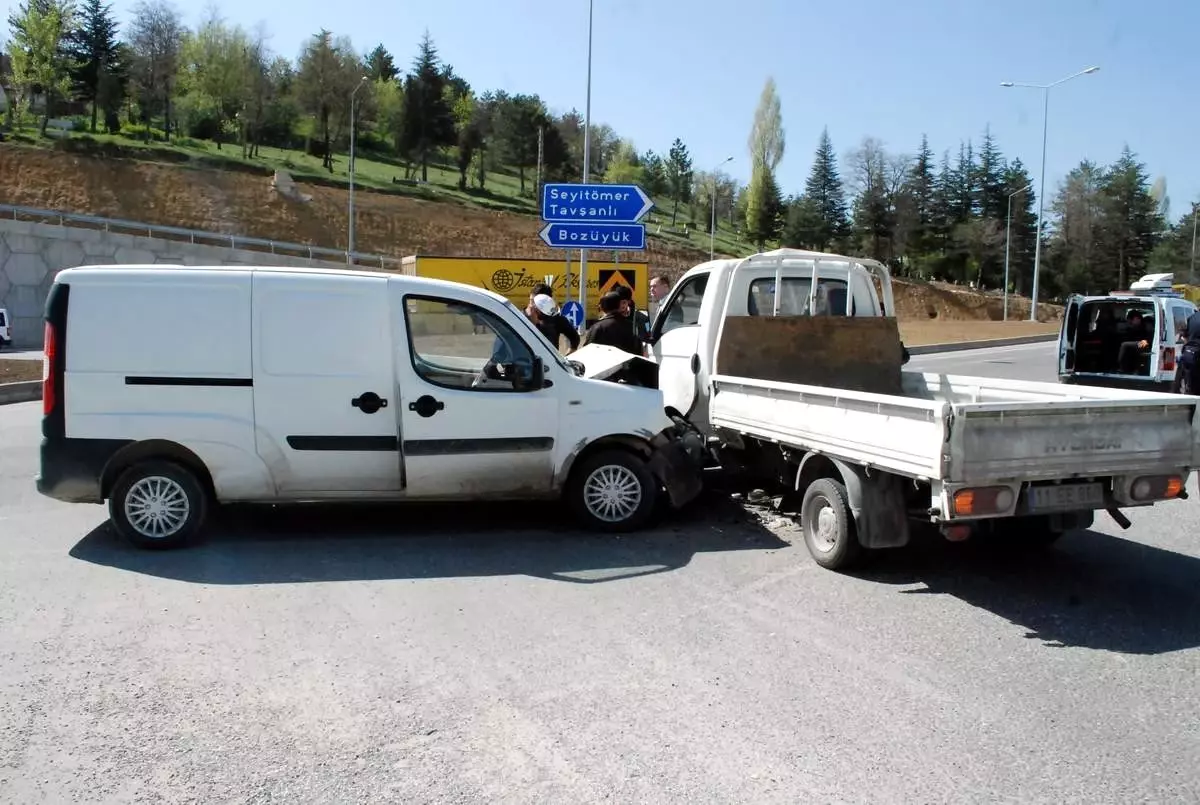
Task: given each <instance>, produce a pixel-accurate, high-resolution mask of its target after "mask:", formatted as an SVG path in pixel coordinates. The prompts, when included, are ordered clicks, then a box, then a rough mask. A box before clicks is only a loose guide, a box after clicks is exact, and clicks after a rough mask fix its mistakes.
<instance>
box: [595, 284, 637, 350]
mask: <svg viewBox="0 0 1200 805" xmlns="http://www.w3.org/2000/svg"><path fill="white" fill-rule="evenodd" d="M623 307H625V306H624V304H623V303H622V301H621V295H620V294H619V293H617V292H616V291H609V292H608V293H606V294H604V296H602V297H600V312H601V313H603V314H604V315H603V316H602V317H601V319H600V321H598V322H596V323H595V324H593V325H592V326H591V327H590V328H589V329H588V331H587V335H585V336H584V338H583V343H584V344H585V345H587V344H604V345H605V346H609V347H616V348H617V349H622V350H625V351H626V352H631V353H633V354H634V355H642V354H643V347H642V339H640V338H638V337H637V335H635V334H634V332H633V325H632V324H630V322H629V317H628V316H626V315H624V314H623V313H622V308H623Z"/></svg>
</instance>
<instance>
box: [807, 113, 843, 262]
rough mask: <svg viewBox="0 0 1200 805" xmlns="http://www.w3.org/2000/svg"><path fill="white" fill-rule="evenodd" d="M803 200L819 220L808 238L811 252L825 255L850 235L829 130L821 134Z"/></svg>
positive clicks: (826, 129)
mask: <svg viewBox="0 0 1200 805" xmlns="http://www.w3.org/2000/svg"><path fill="white" fill-rule="evenodd" d="M804 197H805V198H806V199H807V200H808V201H809V203H811V204H813V205H814V206H815V208H816V210H817V214H818V216H819V227H818V229H817V230H816V231H814V232H812V233H811V235H810V237H811V240H812V246H813V248H815V249H817V250H818V251H824V250H825V249H827V248H829V246H830V244H832V243H835V242H837V241H839V240H841V239H842V238H845V237H846V236H847V235H848V234H849V233H850V219H849V215H848V212H847V208H846V190H845V188H844V187H842V178H841V176H840V175H838V168H837V157H836V155H835V154H834V152H833V141H832V140H830V138H829V129H828V128H825V129H822V131H821V139H820V141H819V142H818V144H817V153H816V156H815V157H814V159H813V166H812V171H811V172H810V173H809V175H808V181H806V182H805V183H804Z"/></svg>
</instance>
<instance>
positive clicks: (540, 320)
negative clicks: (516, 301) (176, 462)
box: [525, 283, 579, 354]
mask: <svg viewBox="0 0 1200 805" xmlns="http://www.w3.org/2000/svg"><path fill="white" fill-rule="evenodd" d="M525 315H526V316H528V317H529V320H530V321H531V322H533V325H534V326H535V327H537V328H538V330H540V331H541V333H542V335H544V336H546V340H547V341H549V342H550V343H551V344H553V345H554V348H555V349H558V348H559V340H558V339H559V336H562V337H564V338H566V339H567V343H568V344H570V345H571V348H570V349H569V350H568V354H570V353H571V352H574V351H575V350H577V349H579V333H578V332H576V330H575V328H574V327H572V326H571V322H569V321H567V317H566V316H564V315H563V314H562V311H561V310H559V307H558V304H557V303H555V301H554V297H553V296H552V295H551V293H550V286H549V285H546V284H545V283H540V284H538V285H537V286H536V287H535V288H534V289H533V293H532V294H530V296H529V306H528V307H526V308H525Z"/></svg>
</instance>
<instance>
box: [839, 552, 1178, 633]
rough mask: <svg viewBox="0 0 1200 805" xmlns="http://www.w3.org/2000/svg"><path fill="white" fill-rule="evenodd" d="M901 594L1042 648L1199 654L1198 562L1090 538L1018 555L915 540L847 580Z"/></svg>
mask: <svg viewBox="0 0 1200 805" xmlns="http://www.w3.org/2000/svg"><path fill="white" fill-rule="evenodd" d="M856 575H857V576H859V577H860V578H863V579H866V580H870V581H876V582H881V583H885V584H898V585H899V584H914V583H924V584H925V588H924V589H914V590H905V591H904V592H905V594H916V595H919V594H942V595H952V596H954V597H956V598H959V599H961V600H963V601H965V602H967V603H968V604H971V605H972V606H977V607H980V608H982V609H985V610H988V611H989V612H993V613H995V614H996V615H999V616H1000V617H1002V618H1005V619H1007V620H1009V621H1011V622H1012V623H1014V624H1017V625H1018V626H1022V627H1025V628H1026V629H1028V630H1029V633H1028V634H1027V635H1026V636H1027V637H1029V638H1030V639H1035V640H1042V641H1044V642H1045V643H1046V644H1047V645H1049V646H1056V647H1068V646H1069V647H1080V648H1092V649H1100V650H1104V651H1114V652H1121V653H1126V654H1163V653H1166V652H1170V651H1179V650H1182V649H1190V648H1196V647H1197V646H1200V559H1196V558H1193V557H1191V556H1186V555H1184V554H1179V553H1175V552H1173V551H1167V550H1163V549H1161V548H1155V547H1152V546H1149V545H1144V544H1141V543H1137V542H1133V541H1130V540H1126V539H1121V538H1119V537H1113V536H1109V535H1108V534H1102V533H1099V532H1096V531H1086V532H1081V533H1076V534H1069V535H1067V536H1065V537H1063V538H1062V539H1060V540H1059V542H1058V543H1057V544H1056V545H1055V547H1053V548H1048V549H1045V550H1030V551H1020V550H1017V549H1014V548H1012V547H1011V546H1004V545H1001V544H997V543H996V542H992V541H989V540H979V541H975V540H972V541H970V542H965V543H959V544H951V543H947V542H945V541H943V540H934V539H929V540H919V541H916V542H914V544H912V545H911V546H909V548H907V549H904V550H900V551H888V552H886V553H881V554H880V555H879V556H878V557H877V560H876V561H874V562H872V563H871V565H870V566H869V567H868V568H866V569H864V570H863V571H862V572H860V573H858V574H856Z"/></svg>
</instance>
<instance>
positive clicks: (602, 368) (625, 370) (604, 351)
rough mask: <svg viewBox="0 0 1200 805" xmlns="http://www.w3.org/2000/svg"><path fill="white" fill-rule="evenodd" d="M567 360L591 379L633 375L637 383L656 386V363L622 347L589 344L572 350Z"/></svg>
mask: <svg viewBox="0 0 1200 805" xmlns="http://www.w3.org/2000/svg"><path fill="white" fill-rule="evenodd" d="M567 360H569V361H572V362H574V363H578V364H580V365H581V366H583V376H584V377H586V378H590V379H592V380H610V379H615V378H616V376H617V375H622V376H623V377H624V378H625V379H626V380H629V379H631V378H630V377H629V376H633V377H634V378H636V379H637V381H638V382H637V385H641V386H646V387H647V388H658V364H657V363H655V362H654V361H652V360H649V359H647V358H643V357H641V356H640V355H633V354H631V353H629V352H626V351H625V350H623V349H617V348H616V347H609V346H604V345H603V344H589V345H587V346H586V347H580V348H579V349H577V350H575V351H574V352H572V353H571V354H570V355H569V356H568V357H567Z"/></svg>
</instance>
